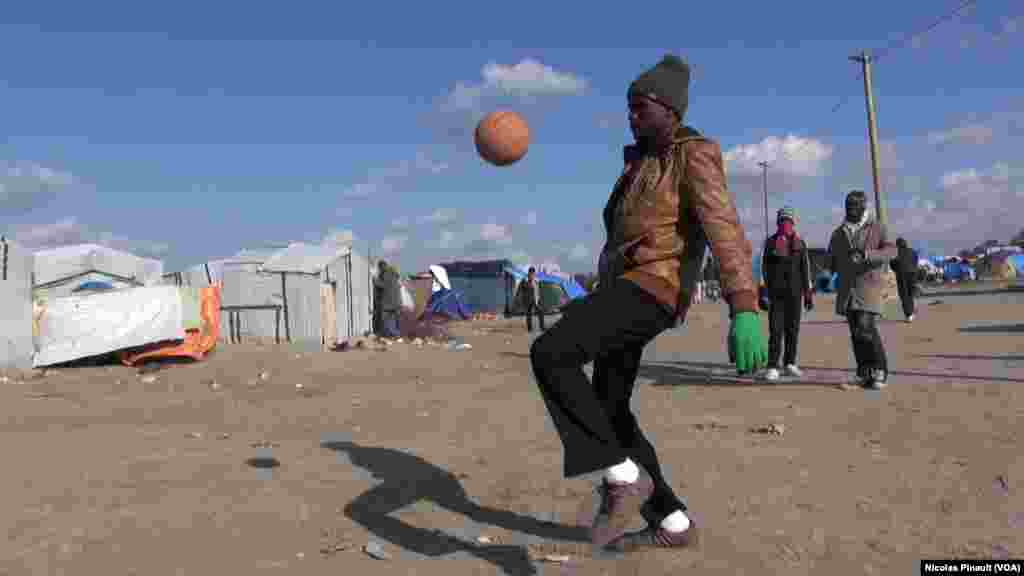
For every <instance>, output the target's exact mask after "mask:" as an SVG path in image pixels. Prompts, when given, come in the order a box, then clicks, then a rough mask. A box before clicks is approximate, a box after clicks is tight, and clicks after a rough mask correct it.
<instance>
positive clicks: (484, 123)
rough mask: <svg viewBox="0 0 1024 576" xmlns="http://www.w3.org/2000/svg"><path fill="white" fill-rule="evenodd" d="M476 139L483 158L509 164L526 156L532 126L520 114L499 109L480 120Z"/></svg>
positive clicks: (479, 152)
mask: <svg viewBox="0 0 1024 576" xmlns="http://www.w3.org/2000/svg"><path fill="white" fill-rule="evenodd" d="M474 140H475V142H476V151H477V153H478V154H480V157H481V158H483V159H484V160H486V161H487V162H490V163H491V164H493V165H495V166H508V165H510V164H514V163H516V162H518V161H519V160H520V159H522V157H523V156H526V149H527V148H528V147H529V146H530V128H529V127H528V126H527V125H526V120H524V119H523V117H522V116H520V115H519V114H516V113H515V112H511V111H508V110H498V111H496V112H491V113H490V114H488V115H487V116H484V117H483V119H482V120H480V123H479V124H477V125H476V134H475V138H474Z"/></svg>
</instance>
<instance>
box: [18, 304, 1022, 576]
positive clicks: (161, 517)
mask: <svg viewBox="0 0 1024 576" xmlns="http://www.w3.org/2000/svg"><path fill="white" fill-rule="evenodd" d="M817 304H818V306H817V308H816V310H815V312H814V313H812V314H811V315H809V316H808V317H806V318H805V322H804V324H803V328H802V341H801V344H802V346H801V354H800V358H801V364H802V365H803V366H804V367H805V369H806V370H805V371H806V375H805V378H804V379H803V381H801V382H780V383H774V384H770V385H769V384H766V383H763V382H758V381H752V380H743V379H738V378H735V377H734V376H733V375H732V374H731V373H730V371H729V369H728V367H727V366H726V365H725V353H724V342H725V331H726V324H725V318H724V310H723V306H722V305H720V304H711V303H705V304H703V305H701V306H699V307H698V308H697V310H696V311H695V313H694V314H693V316H692V317H691V320H690V322H689V325H688V327H687V328H685V329H682V330H676V331H672V332H669V333H666V334H664V335H662V336H661V337H659V338H658V340H656V341H655V342H654V343H652V345H651V346H650V347H649V348H648V351H647V364H646V365H645V366H644V368H643V372H642V375H641V380H640V383H639V385H638V386H639V389H638V391H637V393H636V395H635V397H634V406H635V409H636V410H637V412H638V413H639V415H640V418H641V422H643V423H644V424H645V426H646V430H647V431H648V432H649V435H650V436H652V437H653V440H654V441H655V443H656V445H657V446H658V448H659V450H660V454H661V456H662V458H663V460H664V464H665V466H666V468H667V472H668V475H669V478H670V479H671V480H672V482H673V484H674V485H675V486H676V487H677V488H678V491H679V493H680V495H682V496H684V498H685V499H686V501H687V502H688V504H689V506H690V508H691V511H692V514H693V516H694V518H695V519H696V521H697V522H699V523H700V524H701V526H702V528H703V535H704V541H703V545H702V546H701V547H700V548H699V549H696V550H685V551H652V552H644V553H640V554H635V555H631V556H623V557H604V556H601V555H594V554H592V552H591V550H590V548H589V546H588V545H587V544H586V543H585V539H586V530H585V526H586V525H587V524H588V523H589V521H590V519H591V516H592V514H593V511H594V505H595V504H596V500H595V497H594V493H593V479H592V478H583V479H571V480H565V479H563V478H562V477H561V466H562V463H561V462H562V461H561V459H562V453H561V444H560V442H559V440H558V437H557V436H556V435H555V434H554V432H553V429H552V427H551V425H550V423H549V422H548V419H547V415H546V412H545V409H544V406H543V404H542V401H541V399H540V397H539V395H538V394H537V391H536V385H535V384H534V383H533V381H532V378H531V376H530V371H529V364H528V360H527V351H528V348H529V337H528V335H527V334H526V333H525V327H524V326H523V321H522V320H521V319H514V320H503V321H492V322H476V323H473V324H471V325H461V326H459V327H458V328H457V331H458V333H459V334H460V335H461V336H462V338H463V339H464V341H465V342H467V343H469V344H471V345H472V349H471V350H448V349H445V348H442V347H432V346H425V347H423V348H422V349H420V348H417V347H415V346H413V345H410V344H409V343H404V344H397V345H395V346H393V347H391V348H390V349H388V350H387V351H371V350H349V351H346V352H320V353H310V352H298V351H297V349H290V348H287V347H273V346H269V347H258V346H255V345H233V346H232V345H224V346H221V347H220V348H219V349H218V350H217V351H216V353H215V354H214V355H213V356H211V357H210V358H209V359H208V360H207V361H205V362H202V363H199V364H194V365H176V366H168V367H165V368H163V369H162V370H160V371H158V372H154V373H151V374H145V375H140V374H138V373H137V370H134V369H129V368H126V367H93V368H75V369H71V368H69V369H64V370H59V371H57V372H56V373H54V372H50V373H48V374H46V375H39V374H35V375H33V376H31V377H26V376H25V375H18V374H8V375H7V376H5V377H4V378H3V381H2V383H0V412H2V416H0V450H2V453H3V455H4V456H3V459H4V460H3V465H2V466H0V511H2V514H0V525H2V526H3V528H4V531H5V532H6V534H7V537H6V538H5V539H4V542H2V543H0V574H3V575H10V576H14V575H22V574H69V575H71V574H73V575H75V576H87V575H103V576H107V575H110V574H138V575H145V576H156V575H164V574H170V575H178V574H196V575H209V574H246V575H250V574H312V575H319V574H325V575H326V574H331V575H337V574H367V575H375V574H445V575H448V574H495V573H501V572H500V570H503V571H504V573H507V574H515V575H519V574H531V573H537V574H641V573H642V574H645V575H648V574H670V573H671V574H675V573H681V572H685V570H684V569H686V568H689V569H690V570H689V572H687V573H694V574H723V575H726V574H728V575H737V574H833V575H845V574H883V575H887V574H916V573H917V570H918V566H917V562H918V560H919V559H920V558H922V557H933V558H934V557H940V558H941V557H961V558H962V557H989V558H993V557H1007V556H1009V557H1022V556H1024V537H1022V534H1024V458H1022V457H1021V449H1020V442H1021V441H1022V440H1024V435H1022V431H1024V418H1021V416H1022V415H1024V403H1022V400H1024V392H1022V390H1024V388H1022V386H1024V338H1022V337H1024V306H1022V304H1024V294H1004V295H985V294H981V295H972V294H947V295H939V296H933V297H926V298H923V299H922V301H921V303H920V306H921V308H920V314H919V317H918V320H917V321H916V322H915V323H913V324H905V323H902V322H898V321H887V322H885V323H884V324H883V335H884V338H885V341H886V345H887V347H888V350H889V354H890V364H891V369H892V371H893V374H892V380H891V386H890V388H889V389H887V390H884V391H881V392H869V391H863V390H856V391H842V390H839V389H838V388H837V386H836V384H837V383H839V382H840V381H842V380H844V379H845V378H846V377H847V376H848V375H849V372H850V366H851V353H850V351H849V341H848V334H847V329H846V326H845V325H844V324H843V323H842V322H841V320H840V319H838V318H837V317H836V316H835V315H834V314H832V308H831V306H832V302H831V301H830V300H829V299H827V298H824V297H820V298H818V301H817ZM261 375H262V376H263V377H262V378H261ZM772 424H775V425H777V426H776V431H778V432H781V433H777V434H770V433H769V434H766V433H760V432H756V431H754V429H757V428H760V427H765V426H770V425H772ZM481 537H482V538H483V540H488V541H485V542H481V541H478V538H481ZM366 545H370V546H371V547H374V546H376V547H379V548H380V549H381V550H382V551H383V552H384V553H385V554H387V555H389V556H390V558H389V559H375V558H373V557H371V555H370V554H368V553H367V552H366V551H365V550H364V546H366ZM549 554H555V555H566V556H568V561H566V562H562V563H553V562H547V561H544V560H543V556H545V555H549ZM538 558H540V560H539V561H535V560H536V559H538ZM563 560H564V559H563Z"/></svg>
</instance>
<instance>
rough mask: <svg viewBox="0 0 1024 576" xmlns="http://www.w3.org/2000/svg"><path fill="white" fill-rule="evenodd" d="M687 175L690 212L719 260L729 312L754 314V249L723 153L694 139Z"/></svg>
mask: <svg viewBox="0 0 1024 576" xmlns="http://www.w3.org/2000/svg"><path fill="white" fill-rule="evenodd" d="M686 175H687V179H688V181H689V182H690V185H691V186H692V188H693V200H692V206H693V210H694V212H695V213H696V216H697V219H698V220H699V221H700V224H701V226H702V227H703V228H704V233H705V234H706V235H707V239H708V243H709V244H710V245H711V253H712V254H713V255H714V256H715V258H717V259H718V261H719V271H720V279H721V285H722V293H723V295H724V296H725V297H726V299H727V300H728V302H729V307H730V312H731V313H732V314H736V313H738V312H755V313H756V312H757V309H758V308H757V288H756V286H755V284H754V278H753V276H754V272H753V266H752V264H753V261H752V258H753V247H752V246H751V244H750V241H749V240H748V239H747V237H746V234H745V233H744V231H743V225H742V224H740V219H739V213H738V212H737V210H736V202H735V201H734V199H733V197H732V195H731V194H730V193H729V189H728V186H727V184H726V179H725V164H724V161H723V159H722V150H721V148H719V146H718V144H717V143H716V142H713V141H710V140H697V141H694V142H692V143H689V144H688V145H687V149H686Z"/></svg>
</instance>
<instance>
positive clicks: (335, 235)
mask: <svg viewBox="0 0 1024 576" xmlns="http://www.w3.org/2000/svg"><path fill="white" fill-rule="evenodd" d="M355 239H356V236H355V234H353V233H352V231H351V230H331V231H330V232H328V233H327V235H326V236H324V238H323V240H321V241H320V243H321V244H334V245H337V246H345V245H349V244H352V243H353V242H354V241H355Z"/></svg>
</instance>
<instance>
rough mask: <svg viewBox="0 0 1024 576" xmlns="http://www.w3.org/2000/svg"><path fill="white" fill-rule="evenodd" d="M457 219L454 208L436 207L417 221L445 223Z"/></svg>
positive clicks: (422, 222)
mask: <svg viewBox="0 0 1024 576" xmlns="http://www.w3.org/2000/svg"><path fill="white" fill-rule="evenodd" d="M457 219H458V212H457V211H456V210H455V209H454V208H438V209H436V210H434V211H433V212H431V213H430V214H427V215H426V216H421V217H420V219H419V221H420V223H421V224H435V225H445V224H451V223H452V222H455V220H457Z"/></svg>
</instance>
